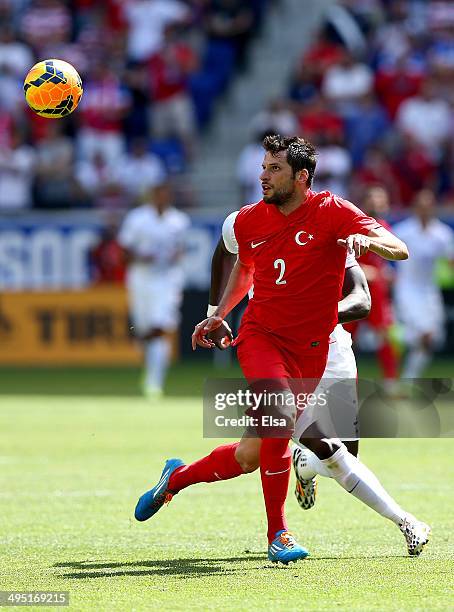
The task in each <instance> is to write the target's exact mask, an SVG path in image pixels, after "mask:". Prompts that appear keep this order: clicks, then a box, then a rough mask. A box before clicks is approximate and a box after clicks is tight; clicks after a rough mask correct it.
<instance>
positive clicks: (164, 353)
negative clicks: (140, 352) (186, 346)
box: [145, 336, 171, 389]
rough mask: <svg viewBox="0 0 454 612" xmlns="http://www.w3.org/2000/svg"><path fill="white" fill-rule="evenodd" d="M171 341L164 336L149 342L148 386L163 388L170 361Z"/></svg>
mask: <svg viewBox="0 0 454 612" xmlns="http://www.w3.org/2000/svg"><path fill="white" fill-rule="evenodd" d="M170 349H171V346H170V341H169V339H168V338H165V337H164V336H160V337H159V338H154V339H153V340H150V341H149V342H147V344H146V347H145V368H146V376H145V384H146V385H147V386H148V387H153V388H155V389H162V388H163V386H164V379H165V375H166V372H167V368H168V367H169V362H170Z"/></svg>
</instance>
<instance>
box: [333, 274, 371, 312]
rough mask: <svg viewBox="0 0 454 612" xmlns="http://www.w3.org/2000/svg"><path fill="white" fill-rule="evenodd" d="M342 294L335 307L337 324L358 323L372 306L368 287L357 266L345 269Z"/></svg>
mask: <svg viewBox="0 0 454 612" xmlns="http://www.w3.org/2000/svg"><path fill="white" fill-rule="evenodd" d="M342 294H343V296H344V297H343V298H342V300H340V302H339V303H338V305H337V318H338V321H339V323H349V322H350V321H358V320H359V319H365V318H366V317H367V316H368V315H369V312H370V309H371V305H372V301H371V297H370V292H369V286H368V284H367V280H366V275H365V274H364V272H363V270H362V269H361V266H359V265H358V264H356V265H354V266H351V267H349V268H346V270H345V276H344V284H343V286H342Z"/></svg>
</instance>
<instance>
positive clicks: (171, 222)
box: [118, 204, 190, 282]
mask: <svg viewBox="0 0 454 612" xmlns="http://www.w3.org/2000/svg"><path fill="white" fill-rule="evenodd" d="M189 225H190V220H189V217H188V215H186V214H185V213H183V212H181V211H180V210H177V209H176V208H173V207H170V208H168V209H167V210H165V211H164V213H163V214H159V213H158V211H157V210H156V209H155V208H154V207H153V206H151V205H149V204H144V205H142V206H138V207H137V208H134V209H133V210H131V211H130V212H129V213H128V214H127V215H126V217H125V219H124V221H123V225H122V226H121V228H120V232H119V234H118V242H119V243H120V245H121V246H122V247H124V248H126V249H128V250H130V251H132V253H133V255H137V256H139V257H140V256H142V257H146V256H152V257H153V261H152V262H150V263H141V262H132V263H131V264H130V265H129V268H128V275H131V274H133V275H142V277H143V278H144V279H146V278H150V277H154V276H157V275H162V274H163V273H165V274H166V275H169V276H171V277H172V278H174V279H175V280H176V279H177V278H180V279H181V282H182V280H183V278H182V267H181V260H179V259H178V254H180V253H181V251H182V250H183V249H184V245H185V241H186V230H187V229H188V227H189Z"/></svg>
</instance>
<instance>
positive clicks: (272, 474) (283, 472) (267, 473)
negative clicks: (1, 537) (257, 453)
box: [265, 468, 290, 476]
mask: <svg viewBox="0 0 454 612" xmlns="http://www.w3.org/2000/svg"><path fill="white" fill-rule="evenodd" d="M289 469H290V468H287V469H286V470H282V471H281V472H269V471H268V470H266V472H265V476H276V475H277V474H285V472H288V471H289Z"/></svg>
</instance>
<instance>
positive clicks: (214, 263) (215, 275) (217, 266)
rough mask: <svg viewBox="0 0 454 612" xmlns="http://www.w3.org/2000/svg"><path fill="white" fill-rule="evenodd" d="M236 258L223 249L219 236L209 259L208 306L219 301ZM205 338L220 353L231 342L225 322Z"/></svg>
mask: <svg viewBox="0 0 454 612" xmlns="http://www.w3.org/2000/svg"><path fill="white" fill-rule="evenodd" d="M236 258H237V256H236V255H234V254H233V253H231V252H230V251H228V250H227V249H226V248H225V244H224V240H223V239H222V236H221V237H220V238H219V242H218V244H217V246H216V248H215V250H214V253H213V257H212V259H211V286H210V304H213V305H216V304H219V302H220V301H221V297H222V294H223V293H224V289H225V288H226V286H227V282H228V280H229V277H230V273H231V272H232V270H233V266H234V265H235V262H236ZM207 337H208V338H209V339H210V340H212V341H213V342H214V344H215V345H216V346H217V347H218V349H221V351H223V350H224V349H226V348H227V347H228V346H230V344H231V342H232V340H233V334H232V330H231V329H230V327H229V326H228V324H227V323H225V321H224V323H223V324H222V325H221V326H220V327H218V328H217V329H214V330H213V331H212V332H210V333H209V334H207Z"/></svg>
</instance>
